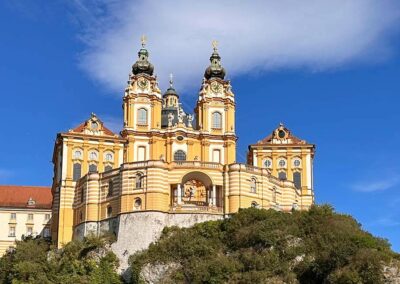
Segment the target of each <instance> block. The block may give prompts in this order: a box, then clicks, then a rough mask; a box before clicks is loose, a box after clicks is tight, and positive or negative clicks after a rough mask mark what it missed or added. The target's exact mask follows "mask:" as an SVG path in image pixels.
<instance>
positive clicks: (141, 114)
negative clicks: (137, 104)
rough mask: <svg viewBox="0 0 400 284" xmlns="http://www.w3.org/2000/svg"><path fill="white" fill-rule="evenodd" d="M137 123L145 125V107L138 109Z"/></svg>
mask: <svg viewBox="0 0 400 284" xmlns="http://www.w3.org/2000/svg"><path fill="white" fill-rule="evenodd" d="M137 123H138V124H139V125H147V109H145V108H140V109H138V111H137Z"/></svg>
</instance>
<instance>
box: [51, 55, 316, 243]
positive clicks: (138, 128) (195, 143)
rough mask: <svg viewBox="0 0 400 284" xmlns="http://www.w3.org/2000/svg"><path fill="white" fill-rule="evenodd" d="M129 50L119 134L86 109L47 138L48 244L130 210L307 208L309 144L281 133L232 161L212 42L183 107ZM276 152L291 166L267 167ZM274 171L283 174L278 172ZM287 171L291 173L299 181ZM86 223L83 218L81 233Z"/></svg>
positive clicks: (230, 130) (225, 93)
mask: <svg viewBox="0 0 400 284" xmlns="http://www.w3.org/2000/svg"><path fill="white" fill-rule="evenodd" d="M138 55H139V58H138V61H137V62H136V63H135V64H134V65H133V66H132V73H131V74H130V76H129V81H128V86H127V88H126V89H125V93H124V97H123V111H124V114H123V128H122V130H121V132H120V135H117V134H114V133H112V132H111V131H110V130H108V129H107V128H106V127H105V126H104V125H103V123H102V121H101V120H100V119H99V118H97V116H96V115H94V114H92V116H91V117H90V118H89V119H88V120H87V121H85V122H84V123H82V124H81V125H80V126H78V127H77V128H75V129H72V130H70V131H69V132H67V133H60V134H58V136H57V141H56V144H55V148H54V156H53V162H54V181H53V188H52V190H53V196H54V201H53V226H52V236H53V239H54V241H55V242H56V243H57V245H58V246H61V245H62V244H65V243H67V242H69V241H71V240H72V238H73V237H74V235H75V234H77V230H81V228H82V226H81V225H82V224H89V223H90V224H92V223H96V222H106V221H107V220H112V219H113V218H116V217H118V216H120V215H121V214H128V213H134V212H138V211H139V212H142V211H159V212H165V213H169V214H180V213H185V214H187V213H191V212H194V213H203V214H221V215H226V214H231V213H234V212H237V211H238V209H239V208H245V207H250V206H254V207H258V208H275V209H277V210H284V211H291V210H293V209H308V208H309V207H310V206H311V204H312V203H313V200H314V196H313V187H312V166H311V167H309V165H312V157H313V153H314V152H313V151H314V146H313V145H309V144H306V143H305V142H304V143H303V144H298V143H297V140H296V143H297V144H296V143H294V144H293V143H288V142H285V144H284V145H282V143H283V142H282V141H281V140H282V139H281V140H280V141H281V142H282V143H281V145H275V144H273V143H272V144H271V143H269V142H268V143H266V145H264V144H265V143H264V144H255V145H251V146H250V147H249V160H248V163H247V164H238V163H236V140H237V137H236V133H235V108H236V105H235V95H234V94H233V92H232V90H231V85H230V82H229V81H227V80H225V78H224V77H225V70H224V69H223V67H222V66H221V64H220V57H219V54H218V52H217V50H216V48H214V52H213V54H212V55H211V58H210V62H211V64H210V67H208V68H207V70H206V72H205V74H204V80H203V83H202V85H201V88H200V91H199V95H198V100H197V103H196V106H195V108H194V113H193V114H189V113H186V112H185V111H184V110H183V108H182V107H181V104H180V103H179V95H178V93H177V92H176V90H175V89H174V88H173V82H172V79H171V81H170V88H169V89H168V90H167V91H166V92H165V93H164V94H162V93H161V90H160V89H159V87H158V83H157V80H156V77H155V76H154V75H153V66H152V65H151V63H150V62H149V61H148V51H147V50H146V49H145V48H144V47H143V48H142V49H141V50H140V51H139V54H138ZM285 129H286V128H285ZM276 131H279V128H278V129H277V130H276ZM285 131H287V134H288V135H290V131H289V130H287V129H286V130H285ZM277 133H278V132H277ZM278 134H279V133H278ZM286 138H289V136H287V137H286ZM296 139H297V138H296ZM270 144H271V145H270ZM292 144H293V145H292ZM282 158H284V159H286V161H288V163H291V161H292V160H293V159H294V158H300V159H301V164H300V165H298V164H297V162H296V166H293V167H292V166H290V165H286V167H285V168H283V167H282V168H279V164H277V166H275V163H277V162H278V160H279V159H282ZM266 159H271V163H272V165H269V164H268V165H266V164H265V163H264V161H265V160H266ZM308 159H311V160H310V161H309V160H308ZM279 161H280V160H279ZM296 161H297V160H296ZM293 162H294V160H293ZM283 170H284V171H285V172H286V177H285V178H282V176H280V177H279V176H278V175H279V174H278V173H279V172H282V171H283ZM294 172H299V173H300V174H301V186H300V187H299V186H298V183H297V184H295V183H293V179H292V176H293V173H294ZM296 179H298V174H296ZM296 181H297V182H298V180H296ZM110 224H111V223H110ZM92 229H93V228H92ZM89 230H90V226H86V225H85V226H84V232H83V234H84V235H85V234H87V233H88V231H89ZM110 230H111V229H110ZM92 231H93V230H92Z"/></svg>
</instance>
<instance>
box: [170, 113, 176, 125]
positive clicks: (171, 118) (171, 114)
mask: <svg viewBox="0 0 400 284" xmlns="http://www.w3.org/2000/svg"><path fill="white" fill-rule="evenodd" d="M174 118H175V115H174V114H173V113H171V112H170V113H169V114H168V127H171V126H172V122H173V120H174Z"/></svg>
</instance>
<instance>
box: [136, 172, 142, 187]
mask: <svg viewBox="0 0 400 284" xmlns="http://www.w3.org/2000/svg"><path fill="white" fill-rule="evenodd" d="M136 188H143V174H142V173H137V174H136Z"/></svg>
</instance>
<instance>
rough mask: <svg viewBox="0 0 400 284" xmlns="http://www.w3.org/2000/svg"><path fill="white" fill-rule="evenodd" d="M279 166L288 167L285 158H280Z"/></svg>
mask: <svg viewBox="0 0 400 284" xmlns="http://www.w3.org/2000/svg"><path fill="white" fill-rule="evenodd" d="M278 166H279V167H281V168H284V167H286V160H285V159H280V160H279V162H278Z"/></svg>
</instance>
